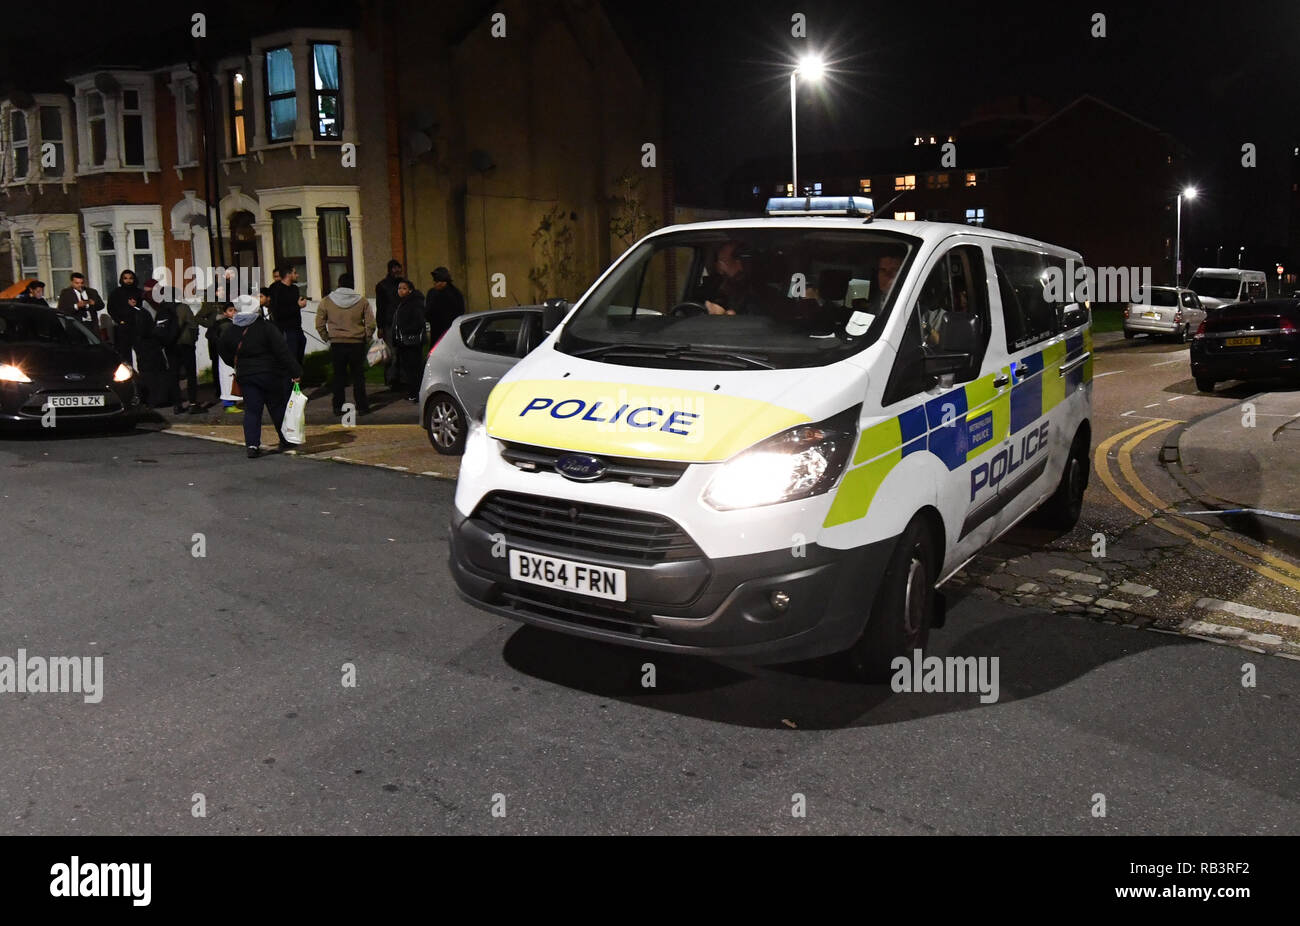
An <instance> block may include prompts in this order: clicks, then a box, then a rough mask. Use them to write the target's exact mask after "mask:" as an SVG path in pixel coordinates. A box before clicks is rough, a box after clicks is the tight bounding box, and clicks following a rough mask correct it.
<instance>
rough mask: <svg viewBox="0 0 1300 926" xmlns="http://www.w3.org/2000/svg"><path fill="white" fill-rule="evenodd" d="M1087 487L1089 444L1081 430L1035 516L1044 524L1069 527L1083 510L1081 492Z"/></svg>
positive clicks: (1057, 528)
mask: <svg viewBox="0 0 1300 926" xmlns="http://www.w3.org/2000/svg"><path fill="white" fill-rule="evenodd" d="M1087 488H1088V444H1087V441H1086V440H1085V438H1084V436H1083V435H1082V434H1079V435H1077V436H1076V437H1075V438H1074V444H1073V446H1071V447H1070V456H1069V458H1068V459H1067V460H1066V461H1065V469H1064V471H1062V473H1061V481H1060V483H1058V484H1057V486H1056V491H1055V492H1054V493H1053V494H1052V497H1051V498H1049V499H1048V500H1047V501H1046V502H1044V503H1043V507H1042V508H1040V509H1039V510H1038V520H1039V521H1040V523H1042V524H1043V525H1044V526H1045V527H1049V528H1053V529H1055V530H1059V531H1068V530H1070V529H1072V528H1073V527H1074V525H1075V524H1077V523H1079V515H1080V514H1082V512H1083V492H1084V490H1085V489H1087Z"/></svg>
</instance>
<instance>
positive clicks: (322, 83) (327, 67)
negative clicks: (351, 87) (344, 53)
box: [312, 45, 339, 90]
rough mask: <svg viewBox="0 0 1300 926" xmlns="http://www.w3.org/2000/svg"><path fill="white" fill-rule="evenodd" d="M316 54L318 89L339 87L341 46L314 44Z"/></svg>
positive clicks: (313, 49)
mask: <svg viewBox="0 0 1300 926" xmlns="http://www.w3.org/2000/svg"><path fill="white" fill-rule="evenodd" d="M312 51H313V52H314V53H315V56H316V89H317V90H337V89H338V88H339V48H338V46H337V45H313V46H312Z"/></svg>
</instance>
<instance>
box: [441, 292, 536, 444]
mask: <svg viewBox="0 0 1300 926" xmlns="http://www.w3.org/2000/svg"><path fill="white" fill-rule="evenodd" d="M542 311H543V307H542V306H539V305H521V306H516V307H514V308H513V309H491V310H489V311H486V312H474V313H472V314H470V315H462V316H461V317H460V318H458V319H456V320H455V321H454V322H452V325H451V327H450V328H448V329H447V333H446V334H445V335H443V337H442V339H441V340H439V341H438V343H437V344H436V345H434V348H433V350H431V351H430V352H429V359H428V360H427V361H426V362H425V364H424V379H423V381H422V382H421V383H420V423H421V424H422V425H423V426H424V429H425V431H427V432H428V434H429V442H430V443H431V444H433V449H434V450H437V451H438V452H439V453H445V454H451V455H459V454H460V453H462V452H463V451H464V449H465V436H466V434H467V433H468V431H469V420H470V417H471V416H472V417H473V418H474V419H478V418H479V417H480V416H481V415H482V413H483V409H484V408H485V407H486V406H487V398H488V393H489V392H491V391H492V387H493V386H495V385H496V384H497V382H498V381H499V380H500V379H501V377H502V376H504V375H505V374H506V372H507V371H508V370H509V369H510V368H511V367H512V366H514V365H515V364H516V363H518V362H519V358H521V357H523V356H524V355H525V354H527V353H528V352H529V351H530V350H532V349H533V348H534V347H536V346H537V345H538V344H540V343H541V342H542V340H543V338H544V335H543V333H542Z"/></svg>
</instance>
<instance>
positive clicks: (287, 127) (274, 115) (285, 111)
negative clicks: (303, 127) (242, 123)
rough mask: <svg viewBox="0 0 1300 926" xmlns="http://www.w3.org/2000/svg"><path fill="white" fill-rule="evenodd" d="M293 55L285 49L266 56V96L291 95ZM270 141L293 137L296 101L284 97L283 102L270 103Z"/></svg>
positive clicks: (293, 98) (273, 101) (296, 116)
mask: <svg viewBox="0 0 1300 926" xmlns="http://www.w3.org/2000/svg"><path fill="white" fill-rule="evenodd" d="M293 90H294V79H293V54H292V53H291V52H290V51H289V49H287V48H277V49H276V50H275V51H272V52H268V53H267V55H266V92H267V95H268V96H274V95H275V94H278V93H292V92H293ZM270 114H271V139H272V141H279V140H281V139H285V138H290V137H292V136H293V130H294V126H295V124H296V123H297V121H298V100H297V99H296V98H295V97H286V98H285V99H283V100H271V101H270Z"/></svg>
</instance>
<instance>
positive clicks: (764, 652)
mask: <svg viewBox="0 0 1300 926" xmlns="http://www.w3.org/2000/svg"><path fill="white" fill-rule="evenodd" d="M493 533H494V530H493V528H492V527H491V525H489V524H487V523H486V522H484V521H483V520H481V519H478V518H475V517H472V516H471V517H465V516H463V515H461V514H460V513H459V512H456V513H454V514H453V516H452V524H451V555H450V566H451V572H452V576H453V577H454V578H455V580H456V584H457V586H458V587H459V589H460V592H461V595H462V597H464V598H465V599H466V600H467V601H469V602H470V603H471V604H473V605H475V606H477V607H479V608H482V609H483V610H486V611H490V612H492V613H494V614H499V615H502V616H504V617H509V618H511V619H513V620H517V621H521V622H523V623H526V624H533V625H535V626H538V627H544V628H547V629H549V630H557V631H561V632H564V633H571V634H575V635H577V636H581V637H587V638H589V639H594V640H603V641H606V642H610V643H621V644H625V645H629V646H635V647H639V648H642V649H648V650H658V651H661V652H674V653H686V654H694V655H700V656H711V657H723V658H732V659H738V660H742V661H748V662H754V663H776V662H791V661H795V660H801V659H811V658H814V657H817V656H824V655H827V654H830V653H836V652H840V651H842V650H845V649H847V648H848V647H850V646H852V645H853V643H854V642H855V641H856V640H857V638H858V637H859V636H860V635H861V633H862V630H863V628H864V626H865V625H866V619H867V616H868V614H869V613H870V610H871V605H872V602H873V601H874V600H875V597H876V590H877V588H878V587H879V585H880V582H881V580H882V578H883V576H884V572H885V568H886V565H887V564H888V562H889V558H890V556H891V555H892V553H893V550H894V546H895V543H896V541H897V538H891V539H888V540H882V541H878V542H876V543H872V544H868V545H867V546H864V547H857V548H854V549H851V550H833V549H829V548H826V547H820V546H817V545H816V544H808V545H807V546H806V547H804V548H803V549H802V550H800V551H798V552H801V553H802V554H803V555H802V556H796V555H795V553H796V551H794V550H774V551H768V552H764V553H752V554H742V555H739V556H729V557H724V558H713V559H710V558H708V557H703V556H701V557H699V558H695V559H689V560H677V561H670V562H659V563H653V564H644V563H636V562H632V561H629V560H626V559H622V558H615V557H609V556H598V555H592V554H589V553H582V554H579V553H575V552H574V551H573V550H570V549H564V548H557V547H548V546H545V545H540V544H538V543H533V542H517V543H516V542H514V541H513V540H512V539H511V538H510V537H509V536H507V537H506V544H505V545H506V547H507V548H508V549H515V550H521V551H526V552H531V553H539V554H545V555H549V556H558V557H562V558H565V559H570V560H579V561H581V562H584V563H592V564H596V565H603V566H610V567H614V568H618V569H623V570H625V571H626V573H627V590H628V600H627V601H626V602H613V601H605V600H602V599H598V598H590V597H587V596H583V595H577V594H574V593H571V592H563V591H558V590H552V589H547V588H544V587H542V586H538V585H533V584H531V583H527V582H520V581H517V580H513V579H511V578H510V571H509V557H508V556H493V555H492V553H493V546H494V544H493V540H492V535H493ZM497 552H498V553H500V552H501V551H500V548H499V546H498V550H497ZM777 590H781V591H784V592H785V593H786V594H787V595H789V598H790V603H789V606H788V607H787V608H786V609H785V610H784V611H781V612H778V611H776V610H775V609H774V608H773V606H772V604H771V600H770V596H771V593H772V592H774V591H777Z"/></svg>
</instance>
